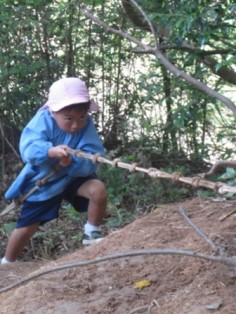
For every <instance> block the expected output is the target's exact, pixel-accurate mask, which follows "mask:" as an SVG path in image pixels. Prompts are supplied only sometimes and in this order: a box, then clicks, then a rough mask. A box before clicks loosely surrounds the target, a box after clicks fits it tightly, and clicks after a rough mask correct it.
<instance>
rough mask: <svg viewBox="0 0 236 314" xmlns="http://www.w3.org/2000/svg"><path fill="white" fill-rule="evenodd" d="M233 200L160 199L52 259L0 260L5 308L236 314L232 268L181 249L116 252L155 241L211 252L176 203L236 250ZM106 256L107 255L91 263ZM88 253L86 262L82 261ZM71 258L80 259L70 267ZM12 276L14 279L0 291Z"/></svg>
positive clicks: (156, 245)
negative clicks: (119, 226)
mask: <svg viewBox="0 0 236 314" xmlns="http://www.w3.org/2000/svg"><path fill="white" fill-rule="evenodd" d="M235 206H236V200H224V199H221V198H215V199H213V198H208V199H206V198H205V199H203V198H198V197H197V198H191V199H187V200H185V201H184V202H182V203H180V202H179V203H175V204H166V205H161V206H158V205H157V206H156V207H155V208H153V209H152V211H151V212H148V213H146V214H145V215H143V217H140V218H138V219H136V220H135V221H133V222H132V223H130V224H129V225H126V226H125V227H123V228H122V229H119V230H115V231H113V232H111V233H110V234H109V235H108V236H107V237H106V238H105V239H104V240H103V241H102V242H101V243H99V244H96V245H92V246H89V247H79V248H78V249H76V250H75V251H74V252H71V253H68V254H63V256H60V257H58V258H57V259H56V260H53V261H46V260H31V261H18V262H15V263H12V264H9V265H0V289H1V293H0V305H1V306H0V313H1V314H2V313H4V314H5V313H7V314H13V313H14V314H20V313H21V314H28V313H35V314H41V313H44V314H50V313H55V314H62V313H63V314H65V313H68V314H75V313H76V314H80V313H81V314H90V313H93V314H106V313H112V314H131V313H132V314H134V313H152V314H153V313H158V314H159V313H161V314H185V313H186V314H204V313H212V312H213V313H222V314H223V313H224V314H226V313H232V314H235V312H236V310H235V309H236V297H235V296H236V287H235V285H236V270H235V269H234V268H231V267H229V266H226V265H224V264H221V263H216V262H212V261H207V260H204V259H199V258H194V257H187V256H180V255H167V254H166V255H152V254H144V255H136V256H128V255H126V256H124V257H120V258H111V256H113V255H115V254H125V253H130V252H132V251H137V250H154V249H155V250H156V249H174V250H178V249H179V250H183V249H186V250H191V251H194V252H198V253H205V254H208V255H213V252H212V248H211V247H210V246H209V244H208V243H207V241H205V240H204V238H203V237H201V236H199V234H197V233H196V232H195V231H194V229H193V228H192V227H191V226H190V225H189V224H188V223H187V222H186V221H185V220H184V219H183V217H182V216H181V215H180V213H179V208H183V209H184V210H185V212H186V214H187V215H188V217H189V218H190V219H191V221H192V222H193V223H194V224H195V225H196V226H198V228H200V229H201V230H202V232H204V234H205V235H206V236H207V237H208V238H209V239H211V240H212V241H214V243H216V244H220V245H221V246H222V248H224V251H225V253H226V254H228V255H229V256H232V255H236V215H234V214H233V215H230V216H229V217H228V218H226V219H223V220H222V217H224V215H226V214H227V213H229V212H231V211H232V210H233V209H234V208H235ZM105 256H108V258H107V259H106V260H104V261H101V262H96V263H94V264H92V263H93V262H94V261H96V259H99V258H102V257H105ZM109 256H110V258H109ZM113 257H114V256H113ZM83 261H84V262H85V263H84V265H83V264H82V265H79V263H80V262H83ZM87 262H90V264H89V263H87ZM72 263H74V264H75V265H74V266H73V267H72V266H71V267H70V268H67V267H68V265H71V264H72ZM76 263H77V265H76ZM59 266H61V267H62V269H61V270H57V271H51V272H49V273H47V274H44V275H41V276H38V277H37V278H34V279H32V280H29V281H27V282H24V283H21V280H22V279H25V278H27V277H29V276H33V275H35V274H37V273H38V272H44V271H49V270H50V269H53V268H55V267H59ZM144 280H146V281H144ZM15 283H18V286H17V287H14V288H11V289H9V290H7V291H5V292H3V291H2V290H3V289H4V288H6V287H9V286H10V285H12V284H15ZM145 283H146V286H145ZM139 284H140V285H141V286H139ZM142 284H143V285H144V286H142Z"/></svg>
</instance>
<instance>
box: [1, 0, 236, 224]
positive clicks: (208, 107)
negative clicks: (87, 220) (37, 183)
mask: <svg viewBox="0 0 236 314" xmlns="http://www.w3.org/2000/svg"><path fill="white" fill-rule="evenodd" d="M0 29H1V32H0V45H1V50H0V86H1V93H0V133H1V146H0V152H1V174H2V178H4V179H6V177H7V178H8V179H7V180H8V181H7V183H5V185H4V184H3V187H2V190H4V189H5V188H6V187H7V184H8V183H9V182H10V181H11V179H12V177H11V176H12V175H13V172H14V171H19V167H20V166H21V165H20V164H19V167H18V168H17V167H16V169H15V168H14V169H15V170H14V169H13V168H12V166H13V165H14V167H15V166H17V165H18V160H20V159H19V154H18V140H19V135H20V132H21V130H22V128H23V127H24V126H25V124H26V123H27V122H28V120H29V119H30V118H31V117H32V116H33V115H34V113H35V112H36V110H37V109H38V108H39V107H40V106H42V105H43V104H44V102H45V101H46V99H47V92H48V88H49V86H50V85H51V84H52V83H53V82H54V81H55V80H57V79H58V78H61V77H63V76H79V77H81V78H83V79H84V80H85V81H86V83H87V84H88V86H89V88H90V92H91V95H92V97H93V98H95V99H96V100H97V101H98V102H99V104H100V112H99V113H98V114H96V115H95V116H94V119H95V121H96V123H97V126H98V131H99V133H100V135H101V137H102V139H103V141H104V145H105V147H106V149H107V154H108V156H109V157H110V158H115V157H121V158H123V160H124V161H126V162H133V161H138V162H139V163H140V165H142V166H143V167H157V168H161V169H165V170H166V171H171V172H173V171H180V172H182V173H183V174H184V175H193V174H195V173H198V172H203V171H204V170H206V169H207V167H209V166H210V164H209V163H208V162H209V160H211V161H214V160H215V159H232V158H234V156H235V141H236V127H235V116H236V107H235V102H236V92H235V85H236V66H235V61H236V36H235V35H236V4H235V1H234V0H225V1H220V0H217V1H216V0H214V1H213V0H190V1H186V0H181V1H179V0H178V1H177V0H171V1H165V0H159V1H147V0H145V1H140V0H139V1H134V0H120V1H116V0H110V1H105V0H91V1H90V0H89V1H76V0H67V1H63V0H20V1H19V0H7V1H2V3H1V11H0ZM9 154H13V156H14V161H12V159H11V158H9ZM9 161H10V162H11V164H10V166H9V167H7V166H6V163H7V162H9ZM100 174H101V176H103V178H104V180H105V181H106V183H107V187H108V192H109V198H110V199H109V202H110V203H109V208H110V218H111V219H110V220H109V223H110V225H112V226H117V225H120V224H122V223H124V222H126V221H128V220H129V219H130V212H132V211H136V212H138V211H139V210H140V208H142V209H143V208H145V206H146V208H149V207H150V206H151V204H155V203H157V202H165V201H174V200H176V199H177V198H178V197H185V196H188V195H191V194H192V193H193V191H192V190H189V189H188V190H187V189H186V188H185V187H180V186H176V185H174V184H173V183H170V182H169V183H167V182H164V181H163V180H162V181H160V180H156V181H153V180H151V179H149V178H145V177H144V176H143V175H140V174H129V173H128V174H127V173H124V170H119V169H107V168H104V167H101V169H100ZM234 175H235V173H234ZM3 182H6V181H4V180H3ZM114 213H115V214H114ZM70 215H72V216H73V213H70Z"/></svg>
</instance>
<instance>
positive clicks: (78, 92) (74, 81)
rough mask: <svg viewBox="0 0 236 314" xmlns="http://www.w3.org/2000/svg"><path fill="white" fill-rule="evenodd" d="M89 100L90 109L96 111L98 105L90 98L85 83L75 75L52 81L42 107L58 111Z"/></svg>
mask: <svg viewBox="0 0 236 314" xmlns="http://www.w3.org/2000/svg"><path fill="white" fill-rule="evenodd" d="M88 101H90V108H89V110H90V111H98V105H97V103H95V102H94V101H93V100H90V96H89V92H88V89H87V86H86V84H85V83H84V82H83V81H82V80H80V79H79V78H76V77H67V78H62V79H60V80H58V81H56V82H54V83H53V84H52V85H51V87H50V89H49V95H48V101H47V102H46V104H45V105H44V106H43V107H49V108H50V109H51V110H52V111H59V110H61V109H63V108H65V107H67V106H70V105H74V104H79V103H84V102H88Z"/></svg>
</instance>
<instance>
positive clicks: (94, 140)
mask: <svg viewBox="0 0 236 314" xmlns="http://www.w3.org/2000/svg"><path fill="white" fill-rule="evenodd" d="M74 149H79V150H82V151H83V152H86V153H90V154H92V155H95V154H101V155H103V154H104V153H105V149H104V147H103V144H102V141H101V139H100V137H99V135H98V133H97V130H96V127H95V125H94V122H93V120H92V117H89V121H88V124H87V126H86V127H85V129H84V130H83V133H82V136H81V139H80V141H79V142H78V144H77V146H76V147H74ZM72 158H73V163H72V165H71V166H70V167H69V169H68V174H69V175H70V176H72V177H79V176H88V175H91V174H92V173H94V172H95V171H96V169H97V167H98V165H97V164H94V163H93V162H92V160H90V159H85V158H80V157H75V156H72Z"/></svg>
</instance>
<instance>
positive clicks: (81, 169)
mask: <svg viewBox="0 0 236 314" xmlns="http://www.w3.org/2000/svg"><path fill="white" fill-rule="evenodd" d="M62 144H64V145H67V146H69V147H70V148H73V149H80V150H82V151H84V152H87V153H91V154H97V153H99V154H104V148H103V145H102V142H101V140H100V138H99V136H98V134H97V131H96V128H95V126H94V123H93V120H92V117H91V116H89V117H88V119H87V123H86V125H85V126H84V127H83V128H82V129H81V130H79V131H78V132H77V133H75V134H70V133H67V132H65V131H63V130H62V129H60V128H59V126H58V125H57V123H56V121H55V119H54V117H53V116H52V114H51V113H50V112H49V111H48V110H47V109H44V110H39V111H38V112H37V113H36V115H35V116H34V117H33V118H32V120H31V121H30V122H29V123H28V124H27V126H26V127H25V128H24V130H23V132H22V134H21V139H20V153H21V157H22V160H23V162H24V163H25V166H24V168H23V169H22V170H21V172H20V173H19V175H18V176H17V178H16V179H15V181H14V182H13V183H12V185H11V186H10V187H9V189H8V190H7V191H6V193H5V198H6V199H15V198H18V197H20V196H21V195H24V194H25V193H27V192H28V191H30V190H31V189H32V188H33V187H34V186H35V183H36V181H37V180H39V179H42V178H43V177H45V176H46V175H47V174H48V173H50V172H51V171H52V166H53V165H55V164H57V163H58V160H57V159H52V158H49V157H48V149H49V148H50V147H53V146H57V145H62ZM72 159H73V162H72V164H71V165H70V166H68V167H61V168H60V170H59V171H58V172H57V174H56V175H54V176H53V177H52V178H51V179H49V181H48V183H47V184H46V185H44V186H43V187H41V188H40V189H39V190H38V191H36V192H34V193H33V194H32V195H31V196H29V197H28V198H27V200H28V201H32V202H37V201H43V200H47V199H50V198H52V197H53V196H56V195H58V194H60V193H61V192H63V190H64V189H65V186H66V185H68V184H69V183H70V182H71V181H72V180H74V179H75V177H85V176H88V175H90V174H92V173H94V172H95V171H96V169H97V165H96V164H94V163H93V162H92V161H91V160H89V159H85V158H77V157H75V156H72Z"/></svg>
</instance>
